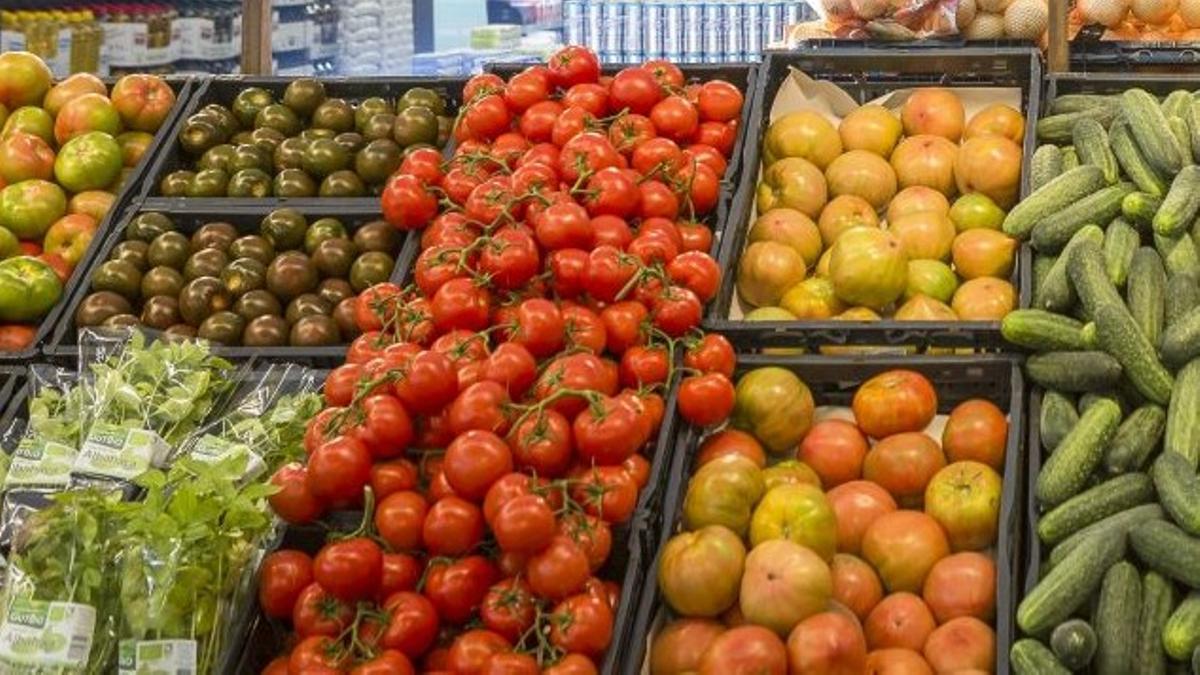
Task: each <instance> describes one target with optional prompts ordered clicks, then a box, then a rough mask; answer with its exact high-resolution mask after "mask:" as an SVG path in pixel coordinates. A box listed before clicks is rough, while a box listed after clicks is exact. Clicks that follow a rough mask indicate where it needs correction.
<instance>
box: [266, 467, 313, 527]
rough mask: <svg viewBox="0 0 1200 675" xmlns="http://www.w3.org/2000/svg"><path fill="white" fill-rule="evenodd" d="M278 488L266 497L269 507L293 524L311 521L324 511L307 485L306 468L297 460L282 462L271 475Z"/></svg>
mask: <svg viewBox="0 0 1200 675" xmlns="http://www.w3.org/2000/svg"><path fill="white" fill-rule="evenodd" d="M271 484H272V485H274V486H276V487H277V488H279V490H278V491H277V492H276V493H275V494H273V495H271V496H270V497H268V498H267V501H268V503H270V504H271V509H272V510H273V511H275V513H276V514H277V515H278V516H279V517H280V518H283V519H284V520H286V521H287V522H289V523H292V524H294V525H303V524H305V523H311V522H313V521H314V520H316V519H317V518H320V517H321V514H323V513H324V512H325V505H324V504H323V503H322V501H321V500H320V499H318V498H317V496H316V495H315V494H313V491H312V489H311V488H310V487H309V485H308V468H307V467H305V466H304V465H303V464H300V463H299V462H292V463H290V464H284V465H283V466H281V467H279V469H278V470H277V471H276V472H275V474H274V475H272V476H271Z"/></svg>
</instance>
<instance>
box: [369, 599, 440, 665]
mask: <svg viewBox="0 0 1200 675" xmlns="http://www.w3.org/2000/svg"><path fill="white" fill-rule="evenodd" d="M383 610H384V611H385V612H387V613H388V615H389V617H390V619H389V621H388V624H387V627H386V628H385V629H384V631H383V637H382V638H381V639H380V644H381V645H383V646H384V647H385V648H387V649H396V650H399V651H400V652H402V653H404V654H406V655H407V656H408V657H410V658H414V659H415V658H417V657H418V656H420V655H422V654H424V653H425V652H427V651H429V648H430V647H432V646H433V641H434V640H435V639H437V634H438V614H437V609H435V608H434V605H433V603H432V602H431V601H430V600H429V599H428V598H426V597H425V596H423V595H421V594H420V593H412V592H408V591H404V592H401V593H396V594H394V595H392V596H390V597H388V599H387V600H386V601H385V602H384V603H383Z"/></svg>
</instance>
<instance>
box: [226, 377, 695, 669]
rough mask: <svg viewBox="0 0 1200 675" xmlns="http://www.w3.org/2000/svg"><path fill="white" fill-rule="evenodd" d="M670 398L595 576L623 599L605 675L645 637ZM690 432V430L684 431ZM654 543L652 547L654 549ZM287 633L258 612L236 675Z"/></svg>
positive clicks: (351, 516) (670, 438) (668, 455)
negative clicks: (642, 480)
mask: <svg viewBox="0 0 1200 675" xmlns="http://www.w3.org/2000/svg"><path fill="white" fill-rule="evenodd" d="M676 390H677V388H676V387H671V392H672V394H671V395H670V396H668V397H667V398H666V406H665V410H664V415H663V422H662V426H661V428H660V429H659V432H658V437H657V438H656V439H655V441H654V444H653V450H652V452H653V454H652V455H650V456H648V457H647V459H649V460H650V476H649V479H648V480H647V482H646V486H645V487H644V488H643V489H642V492H641V494H640V495H638V503H637V508H636V510H635V511H634V514H633V517H632V518H631V519H630V520H629V522H627V523H624V524H622V525H619V526H615V527H613V528H612V534H613V545H612V552H611V553H610V554H609V558H608V561H607V562H605V564H604V567H602V568H601V570H600V572H599V573H598V574H597V576H599V577H600V578H602V579H610V580H613V581H619V582H620V584H621V597H620V600H619V601H618V605H617V609H616V612H615V613H614V617H613V636H612V642H611V643H610V644H609V647H608V650H607V651H606V652H605V655H604V660H603V662H602V663H600V664H598V665H599V668H600V672H601V673H616V672H620V671H621V670H622V669H624V668H625V666H626V664H627V662H628V655H629V653H630V651H629V650H630V648H631V647H633V646H634V645H636V644H637V643H638V641H639V640H641V639H642V638H640V637H639V635H643V634H644V630H643V629H644V626H643V625H642V623H641V622H639V621H638V614H639V613H640V612H641V604H640V603H639V600H640V598H641V595H642V593H643V592H644V590H645V589H644V586H645V585H646V583H647V581H646V580H647V575H649V574H651V573H652V571H653V568H652V567H651V562H652V561H653V559H654V555H655V550H656V548H655V545H656V541H657V533H658V530H659V528H660V526H661V514H662V512H663V507H664V504H665V500H666V499H667V498H668V496H669V491H668V489H667V488H668V484H669V483H670V482H673V481H674V479H673V478H672V477H673V476H675V475H677V471H676V469H677V466H676V464H677V463H678V458H677V457H675V456H674V455H675V451H674V448H675V443H676V442H675V439H676V436H677V430H678V428H679V427H686V425H684V424H683V423H682V422H680V421H679V420H678V419H677V415H676V408H677V405H676V396H675V394H674V393H673V392H675V391H676ZM680 433H686V432H680ZM360 519H361V513H359V512H353V511H351V512H339V513H334V514H331V516H330V517H328V518H326V521H328V522H332V523H334V529H335V530H341V531H350V530H353V529H354V528H355V527H356V526H357V524H358V522H359V520H360ZM329 531H330V530H329V529H327V528H324V527H320V526H289V527H288V528H287V529H286V531H285V533H284V536H283V543H282V544H281V545H280V547H281V548H298V549H300V550H303V551H306V552H308V553H311V554H316V552H317V551H318V550H319V549H320V548H321V545H322V544H323V543H324V541H325V535H326V534H328V532H329ZM652 544H653V545H652ZM288 634H289V630H288V628H287V626H286V625H284V624H283V623H281V622H279V621H276V620H274V619H270V618H268V617H265V616H263V615H262V613H261V612H256V615H255V617H254V619H253V620H252V623H251V625H250V627H249V628H248V629H247V631H246V635H247V639H246V647H245V650H244V652H243V653H242V657H241V659H240V661H238V669H237V671H235V672H238V673H258V672H261V671H262V670H263V668H265V667H266V666H267V664H269V663H270V662H271V660H272V659H274V658H275V657H276V656H279V655H281V654H282V653H283V651H284V650H285V649H286V648H287V647H288V643H287V639H288Z"/></svg>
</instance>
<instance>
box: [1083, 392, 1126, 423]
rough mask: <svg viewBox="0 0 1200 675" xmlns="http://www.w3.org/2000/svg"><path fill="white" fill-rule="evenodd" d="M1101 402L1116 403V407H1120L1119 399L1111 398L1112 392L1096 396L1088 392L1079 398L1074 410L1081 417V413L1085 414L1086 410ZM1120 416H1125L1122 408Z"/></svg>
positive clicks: (1094, 393)
mask: <svg viewBox="0 0 1200 675" xmlns="http://www.w3.org/2000/svg"><path fill="white" fill-rule="evenodd" d="M1101 401H1111V402H1113V403H1116V404H1117V406H1118V407H1119V406H1121V399H1119V398H1113V394H1112V392H1106V393H1103V394H1098V393H1096V392H1094V391H1089V392H1087V393H1086V394H1083V395H1082V396H1080V397H1079V405H1077V406H1075V409H1076V410H1078V411H1079V414H1080V415H1082V414H1083V413H1085V412H1087V410H1088V408H1090V407H1092V406H1094V405H1096V404H1097V403H1099V402H1101ZM1121 416H1122V417H1124V416H1125V408H1123V407H1122V408H1121Z"/></svg>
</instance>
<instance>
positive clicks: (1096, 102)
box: [1050, 94, 1120, 115]
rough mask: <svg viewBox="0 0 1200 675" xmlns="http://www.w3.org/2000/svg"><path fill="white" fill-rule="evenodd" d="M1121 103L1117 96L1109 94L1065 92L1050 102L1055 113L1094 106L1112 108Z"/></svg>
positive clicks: (1051, 110) (1071, 111) (1088, 108)
mask: <svg viewBox="0 0 1200 675" xmlns="http://www.w3.org/2000/svg"><path fill="white" fill-rule="evenodd" d="M1119 103H1120V101H1119V100H1118V99H1117V97H1116V96H1110V95H1108V94H1063V95H1061V96H1057V97H1055V99H1054V101H1053V102H1052V103H1051V104H1050V112H1051V113H1052V114H1054V115H1061V114H1062V113H1073V112H1080V111H1082V110H1091V109H1093V108H1111V107H1113V106H1116V105H1118V104H1119Z"/></svg>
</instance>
